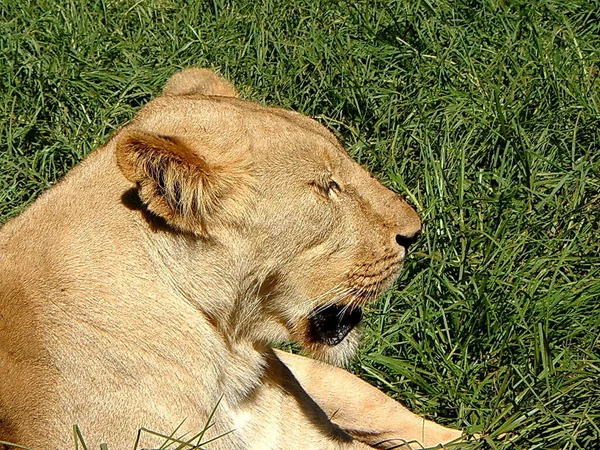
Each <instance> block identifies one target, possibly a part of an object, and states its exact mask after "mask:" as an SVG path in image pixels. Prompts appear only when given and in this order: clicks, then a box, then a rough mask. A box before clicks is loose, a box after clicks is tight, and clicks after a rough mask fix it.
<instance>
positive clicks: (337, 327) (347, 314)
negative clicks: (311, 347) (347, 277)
mask: <svg viewBox="0 0 600 450" xmlns="http://www.w3.org/2000/svg"><path fill="white" fill-rule="evenodd" d="M361 319H362V310H361V309H360V308H348V307H346V306H344V305H331V306H328V307H326V308H322V309H320V308H317V309H315V310H313V312H312V313H311V314H310V317H309V335H310V337H311V339H312V340H313V341H315V342H321V343H323V344H327V345H337V344H339V343H340V342H342V341H343V340H344V338H345V337H346V336H348V333H350V331H352V329H353V328H354V327H355V326H356V325H358V323H359V322H360V320H361Z"/></svg>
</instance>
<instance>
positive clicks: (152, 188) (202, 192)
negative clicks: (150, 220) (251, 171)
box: [116, 129, 237, 235]
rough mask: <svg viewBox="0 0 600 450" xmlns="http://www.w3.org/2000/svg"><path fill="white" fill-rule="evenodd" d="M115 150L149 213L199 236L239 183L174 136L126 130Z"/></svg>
mask: <svg viewBox="0 0 600 450" xmlns="http://www.w3.org/2000/svg"><path fill="white" fill-rule="evenodd" d="M116 154H117V164H118V166H119V168H120V169H121V172H122V173H123V175H125V177H126V178H127V179H128V180H129V181H131V182H133V183H135V184H136V185H137V188H138V194H139V197H140V199H141V200H142V202H143V203H144V204H145V205H146V207H147V208H148V210H149V211H151V212H153V213H154V214H156V215H158V216H160V217H162V218H163V219H164V220H165V221H166V222H167V223H169V224H170V225H172V226H173V227H175V228H177V229H180V230H182V231H186V232H191V233H194V234H198V235H207V233H208V231H209V230H208V228H210V223H211V221H214V220H217V219H218V218H219V216H220V214H219V210H220V209H222V205H220V202H222V201H224V199H226V198H227V195H228V194H229V193H230V192H229V191H231V187H232V186H233V185H235V183H236V181H237V180H235V177H234V176H228V170H227V169H226V168H224V167H216V166H211V165H210V164H208V163H207V162H206V160H205V159H204V158H202V157H201V156H199V155H198V154H197V153H196V152H194V151H193V150H192V149H191V148H189V147H188V146H187V145H186V144H185V143H184V142H183V141H182V140H181V139H179V138H177V137H172V136H162V135H156V134H151V133H146V132H143V131H138V130H127V129H125V130H123V131H122V132H121V136H120V137H119V138H118V140H117V150H116ZM233 174H234V173H233V172H232V175H233ZM221 216H222V215H221Z"/></svg>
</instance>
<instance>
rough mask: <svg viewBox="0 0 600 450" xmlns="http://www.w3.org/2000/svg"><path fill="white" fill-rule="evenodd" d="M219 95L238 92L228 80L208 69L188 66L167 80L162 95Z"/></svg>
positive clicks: (234, 95)
mask: <svg viewBox="0 0 600 450" xmlns="http://www.w3.org/2000/svg"><path fill="white" fill-rule="evenodd" d="M194 94H200V95H219V96H223V97H237V96H238V93H237V91H236V89H235V87H234V86H233V84H231V83H230V82H229V81H227V80H226V79H224V78H222V77H221V76H219V75H217V74H216V73H215V72H213V71H212V70H209V69H197V68H189V69H185V70H182V71H181V72H178V73H176V74H175V75H173V76H172V77H171V78H169V80H168V81H167V84H165V87H164V88H163V95H166V96H177V95H194Z"/></svg>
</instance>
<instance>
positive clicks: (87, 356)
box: [0, 69, 461, 450]
mask: <svg viewBox="0 0 600 450" xmlns="http://www.w3.org/2000/svg"><path fill="white" fill-rule="evenodd" d="M236 95H237V94H236V91H235V89H234V88H233V86H231V84H229V83H228V82H226V81H225V80H223V79H221V78H220V77H218V76H217V75H215V74H214V73H213V72H210V71H208V70H206V69H190V70H187V71H183V72H181V73H179V74H176V75H175V76H174V77H173V78H171V80H169V82H168V83H167V85H166V87H165V89H164V95H163V96H161V97H159V98H157V99H155V100H153V101H151V102H150V103H149V104H148V105H146V106H145V107H144V108H142V110H141V111H140V112H139V114H138V115H137V117H136V118H135V119H134V120H133V121H132V122H131V123H130V124H128V125H127V126H125V127H123V128H122V129H121V130H120V131H119V132H118V133H116V135H115V136H113V137H112V138H111V140H110V141H109V142H108V144H107V145H106V146H104V147H102V148H100V149H98V150H96V151H95V152H94V153H92V154H91V155H90V156H89V157H88V158H87V159H86V160H84V161H83V162H82V163H81V164H79V165H78V166H77V167H75V168H74V169H72V170H71V172H70V173H69V174H68V175H67V176H66V177H65V178H64V179H63V180H62V181H61V182H60V183H59V184H57V185H56V186H55V187H53V188H52V189H50V190H49V191H48V192H46V193H45V194H44V195H42V196H41V197H40V198H39V199H38V200H37V201H36V202H35V203H34V204H33V205H32V206H31V207H30V208H29V209H28V210H27V211H26V212H25V213H23V214H22V215H21V216H19V217H17V218H15V219H13V220H11V221H9V222H8V223H7V224H6V225H5V226H4V227H3V228H2V230H1V231H0V273H1V277H0V440H4V441H11V442H17V443H19V444H22V445H27V446H29V447H31V448H34V449H39V450H42V449H67V448H72V438H71V436H72V431H71V430H72V426H73V424H78V425H79V427H80V429H81V430H82V433H83V435H84V437H86V439H87V443H88V446H89V447H90V448H97V446H98V445H99V443H101V442H106V443H108V445H109V448H110V449H124V448H131V446H132V445H133V443H134V440H135V437H136V433H137V430H138V429H139V428H140V427H147V428H150V429H153V430H157V431H161V432H163V433H165V434H170V433H171V432H172V431H173V430H174V429H175V428H176V427H177V425H178V424H180V422H181V421H182V420H185V422H184V424H183V425H182V426H181V428H180V429H179V430H178V432H177V435H181V434H183V433H184V432H190V433H194V432H198V431H200V430H202V428H203V427H204V425H205V422H206V421H207V420H208V418H209V416H210V414H211V412H212V411H213V409H215V408H216V411H215V415H214V419H213V421H214V426H212V427H211V428H210V429H209V431H208V432H207V433H206V435H205V437H204V439H205V440H206V439H210V438H212V437H215V436H218V435H219V434H221V433H227V432H230V431H231V433H229V434H227V435H226V436H224V437H222V438H220V439H217V440H215V441H214V442H212V443H211V444H209V445H208V446H207V448H210V449H228V450H231V449H240V450H241V449H244V450H245V449H261V450H268V449H350V448H354V449H359V448H371V447H369V446H372V447H375V446H377V445H378V447H377V448H386V447H392V446H394V445H398V444H399V443H400V442H401V441H399V440H398V439H400V440H402V439H403V440H406V441H412V440H418V441H421V442H423V443H424V444H428V445H431V444H437V443H440V442H447V441H449V440H452V439H455V438H458V437H460V434H461V433H460V432H458V431H454V430H449V429H446V428H443V427H441V426H439V425H436V424H434V423H431V422H428V421H424V420H422V419H420V418H418V417H417V416H414V415H413V414H412V413H410V412H409V411H407V410H406V409H405V408H403V407H402V406H401V405H399V404H398V403H396V402H395V401H393V400H391V399H390V398H388V397H386V396H385V395H384V394H382V393H381V392H379V391H378V390H376V389H375V388H373V387H371V386H369V385H367V384H366V383H364V382H363V381H361V380H359V379H358V378H356V377H354V376H352V375H351V374H349V373H347V372H346V371H344V370H343V369H339V368H335V367H333V366H329V365H326V364H324V363H321V362H317V361H315V360H312V359H308V358H304V357H300V356H293V355H289V354H286V353H282V352H276V353H274V352H273V350H272V349H271V347H270V344H271V343H272V342H277V341H296V342H299V343H300V344H301V345H303V346H304V348H305V349H307V351H309V352H311V353H312V354H314V355H316V356H318V357H320V358H321V359H323V360H325V361H329V362H332V363H335V364H344V363H345V362H347V361H348V360H349V359H350V358H351V357H352V354H353V353H354V350H355V348H356V345H357V342H358V337H357V336H358V334H357V333H358V332H357V331H356V329H353V330H352V331H350V333H349V334H348V335H347V336H346V337H345V339H343V341H341V342H340V343H338V344H337V345H333V344H331V345H328V344H326V343H324V341H322V336H323V334H322V333H323V330H325V332H326V331H327V330H328V328H327V327H325V326H323V327H322V328H318V327H321V325H319V326H318V327H317V328H315V326H316V325H314V324H313V322H311V320H314V317H315V314H317V316H318V314H319V313H322V312H323V311H327V308H328V307H336V308H346V309H345V310H354V309H352V308H355V307H357V306H361V305H364V304H365V303H366V302H368V301H371V300H372V299H374V298H375V297H376V296H377V295H378V294H379V293H381V292H382V291H383V290H384V289H386V288H387V287H388V286H389V285H390V284H392V283H393V282H394V280H395V278H396V276H397V274H398V271H399V269H400V267H401V265H402V261H403V259H404V257H405V254H406V248H405V246H406V245H407V244H406V243H407V242H409V241H410V240H411V239H413V238H414V236H415V235H416V234H417V233H418V232H419V230H420V227H421V222H420V219H419V217H418V216H417V214H416V213H415V211H414V210H413V209H412V208H411V207H410V206H409V205H408V204H407V203H406V202H405V201H404V200H403V199H401V198H400V197H398V196H397V195H395V194H394V193H393V192H391V191H389V190H388V189H386V188H385V187H384V186H382V185H381V184H380V183H379V182H377V181H376V180H375V179H374V178H373V177H372V176H371V175H370V174H369V173H368V172H367V171H365V170H364V169H363V168H361V167H360V166H359V165H358V164H356V163H355V162H353V161H352V160H351V158H350V157H349V156H348V154H347V153H346V152H345V151H344V150H343V148H342V147H341V145H340V144H339V142H338V141H337V140H336V139H335V137H334V136H333V135H332V134H331V133H330V132H329V131H327V130H326V129H325V128H323V127H322V126H320V125H319V124H317V123H316V122H314V121H313V120H311V119H309V118H307V117H304V116H302V115H300V114H297V113H293V112H290V111H284V110H281V109H276V108H268V107H264V106H261V105H258V104H256V103H251V102H247V101H243V100H240V99H237V98H235V97H236ZM332 305H333V306H332ZM310 317H313V319H310ZM339 317H342V316H341V315H338V318H339ZM311 324H312V325H311ZM336 326H337V325H336ZM311 327H312V328H311ZM335 329H336V330H337V328H335ZM315 330H317V331H315ZM331 416H333V418H332V420H330V417H331ZM191 436H192V435H190V434H188V435H187V438H188V439H189V438H190V437H191ZM382 441H385V442H382ZM158 442H161V441H160V440H158V441H157V440H156V439H152V438H151V436H150V435H149V434H147V433H146V434H144V435H143V438H142V442H141V443H140V448H141V447H146V448H152V447H157V446H159V445H160V444H159V443H158ZM378 443H379V444H378Z"/></svg>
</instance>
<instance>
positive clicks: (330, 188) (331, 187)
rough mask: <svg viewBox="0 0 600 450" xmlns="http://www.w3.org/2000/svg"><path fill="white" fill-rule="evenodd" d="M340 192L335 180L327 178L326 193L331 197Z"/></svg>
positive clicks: (340, 189)
mask: <svg viewBox="0 0 600 450" xmlns="http://www.w3.org/2000/svg"><path fill="white" fill-rule="evenodd" d="M340 192H342V188H341V187H340V185H339V184H338V183H337V181H335V180H329V184H328V185H327V195H328V196H329V197H333V196H336V195H338V194H339V193H340Z"/></svg>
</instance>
